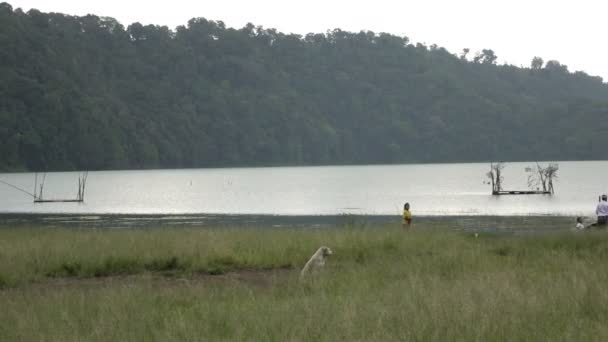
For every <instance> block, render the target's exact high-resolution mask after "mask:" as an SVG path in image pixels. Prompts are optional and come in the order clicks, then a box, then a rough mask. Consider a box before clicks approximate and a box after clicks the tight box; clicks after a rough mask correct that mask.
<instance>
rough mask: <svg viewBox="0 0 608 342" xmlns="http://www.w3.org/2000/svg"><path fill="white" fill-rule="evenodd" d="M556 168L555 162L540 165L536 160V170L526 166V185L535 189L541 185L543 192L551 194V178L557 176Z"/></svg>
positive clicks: (557, 167) (552, 189)
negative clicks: (543, 165)
mask: <svg viewBox="0 0 608 342" xmlns="http://www.w3.org/2000/svg"><path fill="white" fill-rule="evenodd" d="M557 170H559V166H558V165H557V164H556V163H550V164H549V165H547V166H546V167H542V166H541V165H540V164H539V163H538V162H537V163H536V170H533V169H532V168H526V171H527V172H530V174H529V175H528V187H530V188H536V189H537V190H538V189H539V188H540V187H542V189H543V192H548V193H551V194H553V193H554V188H553V179H554V178H557Z"/></svg>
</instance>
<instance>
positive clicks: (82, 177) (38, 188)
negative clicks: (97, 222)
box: [0, 171, 89, 203]
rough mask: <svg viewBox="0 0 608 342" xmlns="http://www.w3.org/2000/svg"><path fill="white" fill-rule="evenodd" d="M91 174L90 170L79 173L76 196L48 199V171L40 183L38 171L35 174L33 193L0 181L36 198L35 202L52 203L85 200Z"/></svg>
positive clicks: (80, 201) (0, 181)
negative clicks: (45, 189) (46, 195)
mask: <svg viewBox="0 0 608 342" xmlns="http://www.w3.org/2000/svg"><path fill="white" fill-rule="evenodd" d="M88 176H89V172H88V171H84V172H81V173H79V174H78V191H77V193H76V198H52V199H48V198H45V197H44V184H45V181H46V173H43V174H42V176H41V177H40V184H39V183H38V173H37V172H36V173H35V174H34V192H33V193H31V192H29V191H27V190H25V189H22V188H20V187H18V186H16V185H13V184H11V183H8V182H6V181H3V180H0V183H2V184H5V185H7V186H9V187H11V188H13V189H15V190H18V191H21V192H23V193H25V194H27V195H29V196H31V197H32V198H33V199H34V203H52V202H76V203H82V202H84V194H85V190H86V185H87V178H88Z"/></svg>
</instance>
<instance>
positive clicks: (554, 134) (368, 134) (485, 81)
mask: <svg viewBox="0 0 608 342" xmlns="http://www.w3.org/2000/svg"><path fill="white" fill-rule="evenodd" d="M468 52H469V51H468V49H464V50H463V52H462V53H458V54H457V55H455V54H452V53H450V52H448V51H446V50H445V49H444V48H441V47H437V46H435V45H432V46H425V45H422V44H412V43H410V42H409V40H408V38H407V37H398V36H394V35H391V34H385V33H380V34H378V33H374V32H369V31H368V32H359V33H351V32H345V31H342V30H339V29H336V30H333V31H330V32H327V33H324V34H321V33H317V34H314V33H311V34H307V35H306V36H300V35H294V34H289V35H288V34H283V33H280V32H277V31H276V30H274V29H264V28H262V27H256V26H254V25H252V24H248V25H247V26H245V27H243V28H241V29H233V28H228V27H226V26H225V25H224V24H223V23H222V22H219V21H217V22H214V21H208V20H206V19H203V18H195V19H192V20H190V21H189V22H188V24H187V25H186V26H179V27H177V28H176V29H175V30H171V29H169V28H167V27H164V26H153V25H148V26H143V25H141V24H139V23H134V24H132V25H130V26H129V27H127V28H125V27H124V26H123V25H121V24H120V23H118V22H117V21H116V20H115V19H112V18H106V17H97V16H93V15H89V16H85V17H77V16H68V15H64V14H59V13H41V12H39V11H37V10H30V11H29V12H27V13H24V12H23V11H21V10H20V9H13V8H12V7H11V6H10V5H9V4H7V3H2V4H0V141H1V143H0V169H2V170H70V169H89V170H95V169H128V168H157V167H163V168H164V167H167V168H169V167H171V168H173V167H207V166H244V165H309V164H350V163H357V164H359V163H397V162H452V161H484V160H557V159H559V160H564V159H574V160H576V159H608V149H606V148H605V146H606V143H607V141H606V140H607V138H608V134H607V133H608V120H607V118H608V85H606V84H604V83H603V82H602V79H601V78H599V77H592V76H589V75H587V74H585V73H582V72H575V73H571V72H569V71H568V69H567V67H566V66H565V65H562V64H560V63H559V62H557V61H548V62H547V63H544V61H543V60H542V59H541V58H535V59H534V60H533V61H532V63H531V65H530V67H524V68H522V67H516V66H512V65H497V64H496V56H495V55H494V52H493V51H492V50H489V49H488V50H483V51H481V52H478V53H477V54H475V53H473V52H471V53H470V54H468ZM531 53H532V52H531Z"/></svg>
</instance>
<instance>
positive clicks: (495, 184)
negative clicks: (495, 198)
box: [486, 162, 505, 194]
mask: <svg viewBox="0 0 608 342" xmlns="http://www.w3.org/2000/svg"><path fill="white" fill-rule="evenodd" d="M504 168H505V164H504V163H502V162H498V163H496V164H494V163H490V171H489V172H488V173H486V176H487V177H488V178H490V180H491V182H492V193H493V194H495V193H498V192H499V191H501V190H502V181H503V177H502V174H501V173H502V170H503V169H504Z"/></svg>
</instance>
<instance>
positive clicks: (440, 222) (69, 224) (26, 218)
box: [0, 213, 575, 231]
mask: <svg viewBox="0 0 608 342" xmlns="http://www.w3.org/2000/svg"><path fill="white" fill-rule="evenodd" d="M382 225H401V217H400V216H398V215H356V214H343V215H298V216H296V215H294V216H285V215H248V214H241V215H222V214H193V215H192V214H190V215H189V214H145V215H140V214H38V213H32V214H20V213H19V214H17V213H15V214H8V213H0V229H3V228H18V227H41V228H61V227H63V228H174V227H184V228H238V227H250V228H262V227H267V228H332V227H344V226H352V227H367V226H382ZM413 225H414V227H416V226H420V227H421V228H424V227H425V226H433V227H436V226H442V227H444V228H447V229H450V230H461V231H521V230H525V231H548V230H551V231H554V230H562V229H568V228H571V226H572V227H573V226H574V225H575V223H574V217H573V216H558V215H527V216H514V215H512V216H495V215H446V216H414V224H413Z"/></svg>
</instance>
